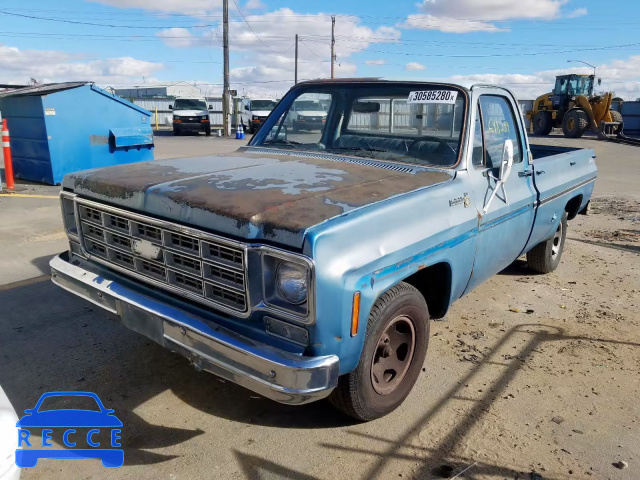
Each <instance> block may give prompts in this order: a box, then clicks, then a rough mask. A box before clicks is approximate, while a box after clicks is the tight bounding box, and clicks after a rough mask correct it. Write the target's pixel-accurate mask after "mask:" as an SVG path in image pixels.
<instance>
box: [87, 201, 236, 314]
mask: <svg viewBox="0 0 640 480" xmlns="http://www.w3.org/2000/svg"><path fill="white" fill-rule="evenodd" d="M83 202H84V201H82V200H78V214H79V227H80V228H79V231H80V232H81V236H80V239H81V242H82V245H83V246H84V249H85V250H86V251H87V252H88V253H89V254H90V255H91V256H92V258H93V259H94V260H96V261H97V262H99V263H103V264H106V265H107V266H110V267H115V268H117V269H119V270H121V271H124V272H125V273H128V274H130V275H133V276H135V277H136V278H139V279H141V280H144V281H145V282H147V283H150V284H152V285H154V286H159V287H162V288H165V289H167V290H170V291H172V292H174V293H177V294H180V295H183V296H185V297H187V298H191V299H193V300H196V301H198V302H200V303H204V304H207V305H210V306H214V307H223V309H232V310H234V311H236V312H240V313H245V312H247V308H248V305H247V282H246V278H247V276H246V260H245V259H246V248H245V247H244V246H243V245H240V244H235V243H233V242H229V241H225V240H224V239H220V238H217V237H215V236H213V235H210V234H207V233H205V232H199V231H195V230H192V229H186V228H184V227H180V226H179V225H176V224H172V223H167V222H162V221H159V220H155V219H152V218H149V217H144V216H141V215H138V214H132V213H129V212H126V211H124V210H119V209H114V208H111V207H106V206H101V205H96V204H95V203H94V202H86V203H87V204H84V203H83ZM185 231H186V232H187V233H185Z"/></svg>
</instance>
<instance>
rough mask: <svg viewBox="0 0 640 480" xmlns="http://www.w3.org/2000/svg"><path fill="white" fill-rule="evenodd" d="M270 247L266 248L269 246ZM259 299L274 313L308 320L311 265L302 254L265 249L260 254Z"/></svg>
mask: <svg viewBox="0 0 640 480" xmlns="http://www.w3.org/2000/svg"><path fill="white" fill-rule="evenodd" d="M269 250H270V249H269ZM262 275H263V290H262V293H263V295H264V296H263V299H264V302H265V303H266V305H267V306H268V307H269V308H271V309H275V310H278V311H279V312H278V314H287V313H288V314H290V316H291V315H292V316H294V317H295V321H298V322H301V323H309V322H311V321H312V313H313V312H312V309H313V283H312V282H313V280H312V279H313V264H312V263H311V261H310V260H309V259H307V258H306V257H303V256H302V255H294V254H289V253H280V252H276V251H268V252H264V253H263V254H262Z"/></svg>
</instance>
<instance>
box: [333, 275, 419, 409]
mask: <svg viewBox="0 0 640 480" xmlns="http://www.w3.org/2000/svg"><path fill="white" fill-rule="evenodd" d="M398 319H402V320H401V321H404V322H407V323H405V326H409V325H408V322H410V324H411V326H412V327H413V331H412V332H410V334H412V335H413V338H414V339H415V341H414V342H413V352H412V353H411V347H406V348H408V350H406V349H403V351H405V352H406V351H408V352H409V353H406V354H405V357H404V358H405V360H404V361H405V363H406V364H408V367H406V370H405V371H404V372H401V374H400V375H398V378H397V379H394V377H395V375H393V376H392V377H390V378H391V379H392V380H391V382H389V383H384V382H376V380H375V379H374V376H373V374H372V367H373V366H374V360H375V359H380V358H381V357H385V355H384V353H383V354H380V348H381V345H383V344H384V340H383V337H384V335H386V333H387V331H388V330H387V327H390V326H392V325H396V326H397V325H398V324H399V322H398ZM394 328H397V327H394ZM364 334H365V339H364V346H363V349H362V354H361V355H360V361H359V362H358V365H357V366H356V368H355V369H354V370H353V371H352V372H350V373H348V374H346V375H343V376H341V377H340V378H339V379H338V386H337V387H336V388H335V390H334V391H333V392H331V395H330V397H329V401H330V402H331V403H332V404H333V405H334V406H335V407H336V408H337V409H338V410H341V411H342V412H344V413H346V414H347V415H349V416H350V417H353V418H355V419H356V420H359V421H369V420H374V419H376V418H380V417H383V416H384V415H387V414H388V413H391V412H392V411H393V410H395V409H396V408H398V406H400V404H401V403H402V402H403V401H404V399H405V398H406V397H407V396H408V395H409V392H411V389H412V388H413V386H414V384H415V383H416V380H417V379H418V376H419V375H420V371H421V370H422V365H423V364H424V359H425V356H426V354H427V346H428V344H429V309H428V308H427V304H426V302H425V301H424V298H423V297H422V295H421V294H420V292H419V291H418V290H417V289H416V288H414V287H413V286H411V285H409V284H407V283H404V282H403V283H399V284H398V285H396V286H394V287H392V288H390V289H389V290H387V291H386V292H385V293H384V294H382V295H381V296H380V298H378V300H377V301H376V303H375V304H374V306H373V308H372V309H371V312H370V313H369V320H368V322H367V329H366V331H365V332H364ZM405 335H406V333H405ZM387 340H388V337H387ZM383 348H384V347H383ZM399 352H400V349H398V350H397V351H396V352H395V356H396V357H395V358H397V359H400V353H399ZM386 356H389V357H390V355H389V353H387V354H386ZM409 357H410V358H409ZM400 360H401V359H400ZM393 371H394V372H396V374H397V371H395V370H393ZM387 372H388V370H385V371H384V375H385V376H386V375H387ZM394 382H395V387H393V389H392V390H391V391H389V392H386V393H379V391H378V390H379V389H380V388H381V386H384V385H386V386H389V385H391V384H392V383H394ZM374 383H376V385H375V386H374ZM385 388H386V387H385Z"/></svg>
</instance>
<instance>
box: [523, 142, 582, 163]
mask: <svg viewBox="0 0 640 480" xmlns="http://www.w3.org/2000/svg"><path fill="white" fill-rule="evenodd" d="M529 148H530V150H531V155H533V159H534V160H537V159H539V158H544V157H550V156H552V155H559V154H561V153H569V152H574V151H576V150H582V149H581V148H577V147H557V146H552V145H533V144H530V145H529Z"/></svg>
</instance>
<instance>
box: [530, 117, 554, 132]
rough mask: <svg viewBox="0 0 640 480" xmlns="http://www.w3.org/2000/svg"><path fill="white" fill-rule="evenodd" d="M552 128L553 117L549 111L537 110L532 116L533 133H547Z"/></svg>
mask: <svg viewBox="0 0 640 480" xmlns="http://www.w3.org/2000/svg"><path fill="white" fill-rule="evenodd" d="M551 130H553V119H552V118H551V113H549V112H538V113H536V114H535V116H534V117H533V133H535V134H536V135H549V134H550V133H551Z"/></svg>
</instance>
